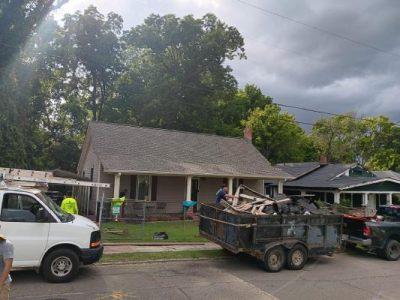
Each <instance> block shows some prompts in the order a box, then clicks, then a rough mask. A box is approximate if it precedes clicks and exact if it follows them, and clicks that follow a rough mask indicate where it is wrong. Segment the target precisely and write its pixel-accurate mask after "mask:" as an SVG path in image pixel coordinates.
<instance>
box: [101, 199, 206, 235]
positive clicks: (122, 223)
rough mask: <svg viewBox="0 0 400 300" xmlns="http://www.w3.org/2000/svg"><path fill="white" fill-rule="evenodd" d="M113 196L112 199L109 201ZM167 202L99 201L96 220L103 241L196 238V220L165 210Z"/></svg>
mask: <svg viewBox="0 0 400 300" xmlns="http://www.w3.org/2000/svg"><path fill="white" fill-rule="evenodd" d="M113 200H114V201H113ZM166 208H167V202H155V201H143V200H134V199H125V201H123V203H122V204H120V205H118V201H115V199H111V198H106V199H104V200H103V201H101V202H100V207H99V212H98V222H99V226H100V228H101V231H102V239H103V241H105V242H160V241H171V242H197V241H203V239H202V238H200V236H199V233H198V222H197V221H194V220H192V219H191V218H187V217H186V214H185V215H184V214H183V210H182V212H180V213H175V214H173V213H172V214H171V213H168V214H167V212H166Z"/></svg>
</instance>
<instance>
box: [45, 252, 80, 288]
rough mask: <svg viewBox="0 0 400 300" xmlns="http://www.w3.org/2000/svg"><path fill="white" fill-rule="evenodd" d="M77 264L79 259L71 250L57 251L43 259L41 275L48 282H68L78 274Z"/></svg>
mask: <svg viewBox="0 0 400 300" xmlns="http://www.w3.org/2000/svg"><path fill="white" fill-rule="evenodd" d="M79 264H80V263H79V257H78V255H77V254H76V253H75V252H74V251H73V250H71V249H57V250H54V251H52V252H50V253H49V254H48V255H47V256H46V257H45V259H44V261H43V264H42V274H43V276H44V278H45V279H46V280H47V281H48V282H55V283H62V282H69V281H71V280H72V279H73V278H74V277H75V276H76V275H77V274H78V269H79Z"/></svg>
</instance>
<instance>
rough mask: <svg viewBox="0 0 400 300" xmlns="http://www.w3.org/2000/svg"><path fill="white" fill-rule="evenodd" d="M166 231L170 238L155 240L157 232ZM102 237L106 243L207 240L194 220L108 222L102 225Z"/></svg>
mask: <svg viewBox="0 0 400 300" xmlns="http://www.w3.org/2000/svg"><path fill="white" fill-rule="evenodd" d="M109 230H114V231H124V232H123V233H121V234H115V233H110V232H107V231H109ZM162 231H165V232H166V233H168V240H153V234H154V233H155V232H162ZM101 232H102V239H103V242H105V243H116V242H206V241H207V240H206V239H205V238H202V237H200V236H199V227H198V223H196V222H193V221H165V222H147V223H146V224H145V225H144V226H143V225H142V224H127V223H123V222H107V223H103V224H102V225H101Z"/></svg>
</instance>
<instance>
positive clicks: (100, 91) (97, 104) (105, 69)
mask: <svg viewBox="0 0 400 300" xmlns="http://www.w3.org/2000/svg"><path fill="white" fill-rule="evenodd" d="M122 26H123V20H122V17H121V16H119V15H117V14H115V13H113V12H111V13H109V14H107V17H105V16H104V15H103V14H101V13H100V12H99V11H98V10H97V9H96V7H94V6H89V7H88V8H87V9H86V10H85V11H84V12H83V13H81V12H79V11H78V12H76V13H75V14H72V15H70V14H67V15H65V17H64V26H63V28H60V30H59V33H58V35H59V38H58V39H57V40H56V47H57V51H56V55H57V56H58V57H59V65H60V66H61V69H60V70H61V71H63V76H64V78H63V80H64V82H67V83H68V84H69V85H70V89H71V88H73V91H71V92H72V93H74V95H75V97H79V98H81V99H86V102H87V107H88V108H89V109H90V111H91V113H92V119H93V120H101V119H102V118H103V108H104V105H105V103H106V101H107V100H108V99H109V98H110V96H111V94H112V93H113V87H114V82H115V80H116V79H117V78H118V76H119V74H120V73H121V71H122V66H121V62H120V60H121V51H122V45H121V40H120V35H121V34H122Z"/></svg>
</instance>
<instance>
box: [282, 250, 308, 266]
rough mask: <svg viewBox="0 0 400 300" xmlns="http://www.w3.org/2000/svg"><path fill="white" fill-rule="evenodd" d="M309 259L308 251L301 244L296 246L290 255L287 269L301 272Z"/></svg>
mask: <svg viewBox="0 0 400 300" xmlns="http://www.w3.org/2000/svg"><path fill="white" fill-rule="evenodd" d="M307 258H308V255H307V249H306V248H305V247H304V246H303V245H300V244H297V245H294V246H293V248H292V249H290V251H289V253H288V257H287V265H286V267H287V268H288V269H289V270H301V269H303V267H304V265H305V264H306V262H307Z"/></svg>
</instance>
